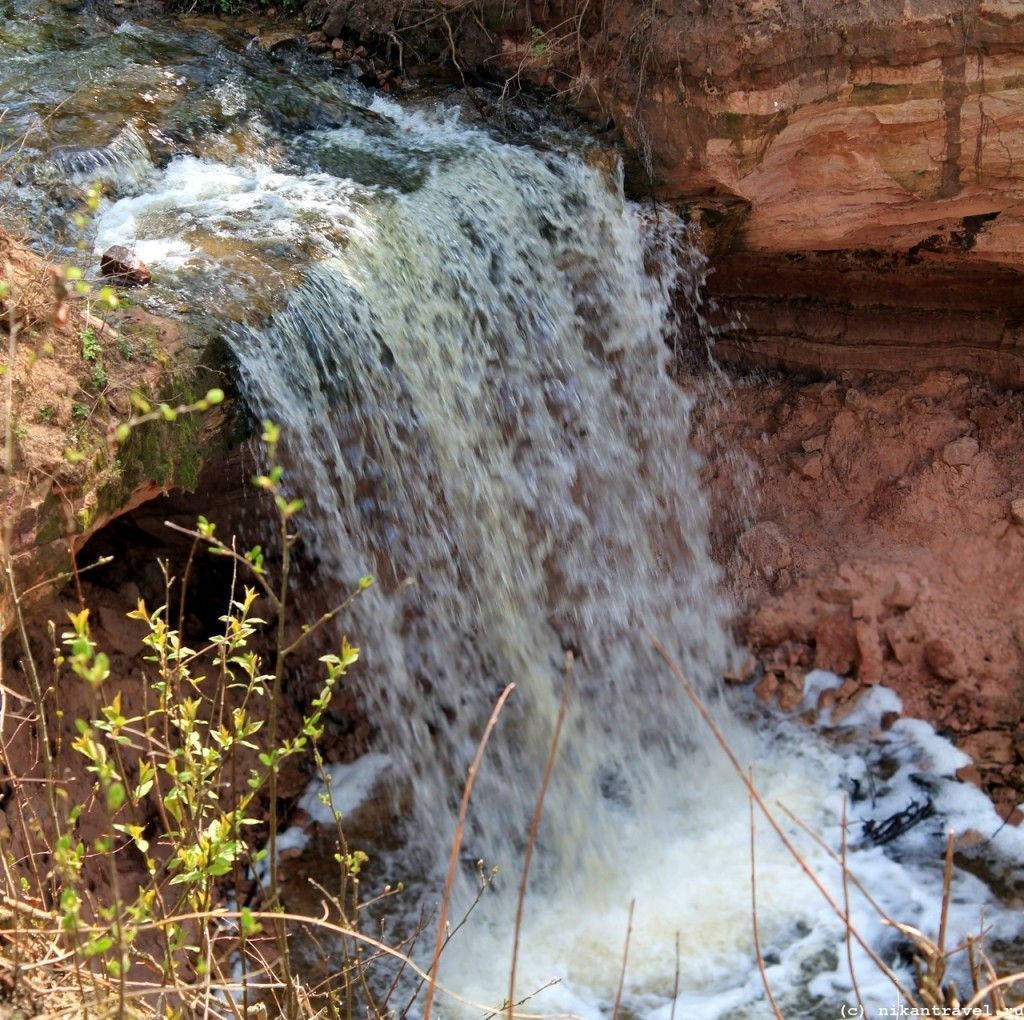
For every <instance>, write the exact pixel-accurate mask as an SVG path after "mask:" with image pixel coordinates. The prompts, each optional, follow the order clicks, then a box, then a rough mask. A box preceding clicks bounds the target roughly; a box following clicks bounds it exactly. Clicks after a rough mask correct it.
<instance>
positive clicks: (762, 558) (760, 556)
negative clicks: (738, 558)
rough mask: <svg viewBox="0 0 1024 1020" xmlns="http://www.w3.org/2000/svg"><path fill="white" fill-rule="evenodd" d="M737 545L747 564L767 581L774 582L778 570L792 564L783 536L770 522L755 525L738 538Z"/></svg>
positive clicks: (777, 527) (776, 526) (786, 542)
mask: <svg viewBox="0 0 1024 1020" xmlns="http://www.w3.org/2000/svg"><path fill="white" fill-rule="evenodd" d="M738 545H739V549H740V552H741V553H742V554H743V555H744V556H745V557H746V559H747V560H748V562H749V563H750V564H751V565H752V566H753V567H754V569H755V570H756V571H757V572H758V573H759V574H761V576H762V577H765V578H767V579H768V580H774V578H775V577H776V575H777V574H778V572H779V571H780V570H782V569H783V568H784V567H788V566H789V565H790V564H791V563H792V562H793V553H792V550H791V549H790V545H789V542H788V540H787V539H786V536H785V534H784V533H783V531H782V529H781V528H780V527H779V526H778V525H777V524H774V523H772V522H771V521H762V522H761V523H760V524H755V525H754V527H752V528H751V529H750V530H749V531H747V532H745V533H744V534H743V535H741V536H740V540H739V543H738Z"/></svg>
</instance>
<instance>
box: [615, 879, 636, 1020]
mask: <svg viewBox="0 0 1024 1020" xmlns="http://www.w3.org/2000/svg"><path fill="white" fill-rule="evenodd" d="M635 907H636V898H635V897H634V898H633V899H631V900H630V901H629V921H628V922H627V923H626V944H625V945H624V946H623V947H622V968H621V970H620V971H619V987H618V989H617V990H616V992H615V1006H614V1007H613V1008H612V1020H618V1018H619V1010H620V1009H621V1008H622V990H623V988H625V987H626V963H627V962H628V961H629V940H630V939H631V938H632V937H633V910H634V908H635Z"/></svg>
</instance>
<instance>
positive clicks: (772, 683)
mask: <svg viewBox="0 0 1024 1020" xmlns="http://www.w3.org/2000/svg"><path fill="white" fill-rule="evenodd" d="M778 689H779V678H778V677H777V676H776V675H775V674H774V673H765V675H764V676H763V677H761V679H760V680H758V682H757V684H756V686H755V687H754V695H755V696H756V697H757V700H758V701H760V702H762V703H763V704H765V705H770V704H771V703H772V701H773V700H774V698H775V694H776V692H777V691H778Z"/></svg>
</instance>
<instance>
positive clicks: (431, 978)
mask: <svg viewBox="0 0 1024 1020" xmlns="http://www.w3.org/2000/svg"><path fill="white" fill-rule="evenodd" d="M515 687H516V685H515V684H509V685H508V686H507V687H506V688H505V690H503V691H502V692H501V697H500V698H498V700H497V702H496V703H495V705H494V709H493V711H492V712H491V717H490V719H488V720H487V725H486V727H484V734H483V736H482V737H481V738H480V743H479V744H478V745H477V749H476V754H475V755H474V757H473V762H472V764H471V765H470V766H469V774H468V775H467V776H466V785H465V787H464V788H463V790H462V803H461V804H460V805H459V819H458V821H457V822H456V825H455V838H454V839H453V840H452V850H451V854H449V856H448V876H447V878H446V879H445V883H444V895H443V896H442V898H441V911H440V916H439V917H438V920H437V941H436V942H435V943H434V955H433V957H432V958H431V961H430V968H429V970H428V983H427V997H426V1000H425V1001H424V1003H423V1020H430V1010H431V1007H432V1006H433V1004H434V989H435V987H436V985H437V968H438V965H439V964H440V962H441V950H442V948H443V946H444V932H445V927H446V926H447V924H448V907H449V904H450V902H451V895H452V885H453V884H454V882H455V869H456V867H457V866H458V863H459V848H460V847H461V846H462V834H463V831H464V830H465V826H466V812H467V811H468V810H469V798H470V796H471V795H472V793H473V785H474V783H476V776H477V772H479V770H480V763H481V761H482V760H483V757H484V748H486V747H487V741H488V740H490V738H491V733H492V732H493V731H494V727H495V725H496V724H497V722H498V716H499V715H500V713H501V710H502V709H503V708H504V707H505V702H506V701H507V700H508V696H509V695H510V694H511V693H512V692H513V691H514V690H515Z"/></svg>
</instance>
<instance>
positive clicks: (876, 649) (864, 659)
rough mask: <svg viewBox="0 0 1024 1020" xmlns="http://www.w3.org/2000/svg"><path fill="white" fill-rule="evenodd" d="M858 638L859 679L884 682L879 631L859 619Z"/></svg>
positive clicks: (865, 681)
mask: <svg viewBox="0 0 1024 1020" xmlns="http://www.w3.org/2000/svg"><path fill="white" fill-rule="evenodd" d="M855 634H856V638H857V656H858V662H857V679H858V680H860V681H861V682H862V683H866V684H877V683H881V682H882V646H881V643H880V642H879V640H878V631H877V630H876V629H875V627H874V626H872V625H871V624H869V623H864V622H862V621H861V620H858V621H857V622H856V624H855Z"/></svg>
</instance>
